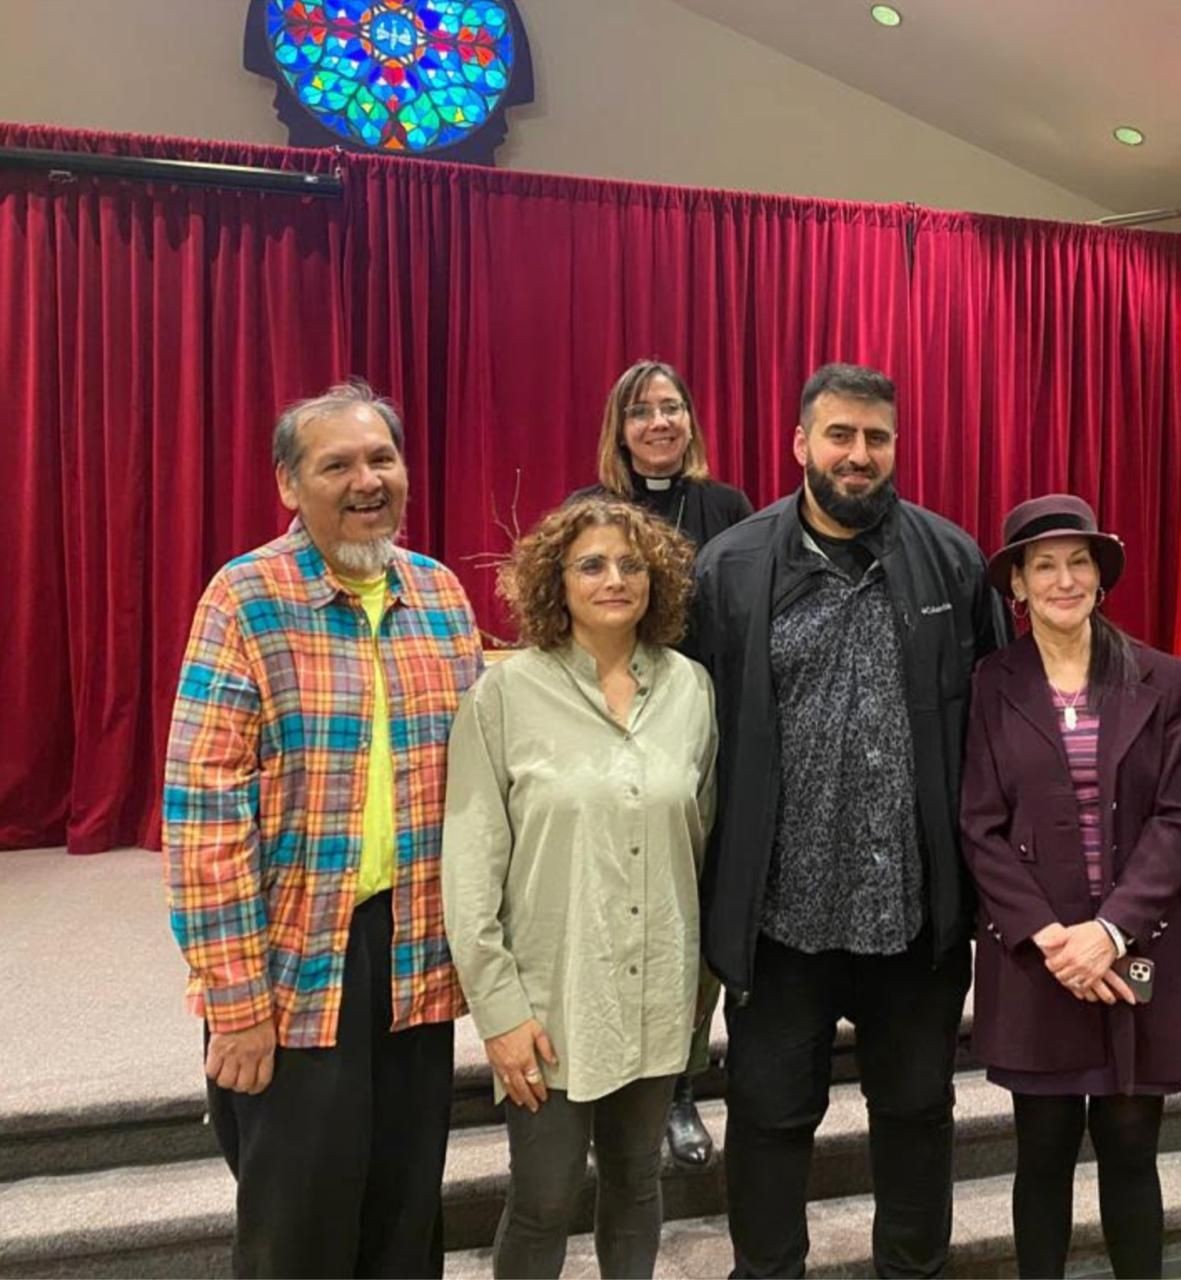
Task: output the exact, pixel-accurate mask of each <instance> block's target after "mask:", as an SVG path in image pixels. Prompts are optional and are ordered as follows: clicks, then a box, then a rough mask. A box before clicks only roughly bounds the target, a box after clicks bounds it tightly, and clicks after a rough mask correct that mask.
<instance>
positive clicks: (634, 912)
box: [632, 907, 640, 916]
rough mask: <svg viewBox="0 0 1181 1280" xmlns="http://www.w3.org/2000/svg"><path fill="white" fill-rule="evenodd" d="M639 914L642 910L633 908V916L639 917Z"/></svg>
mask: <svg viewBox="0 0 1181 1280" xmlns="http://www.w3.org/2000/svg"><path fill="white" fill-rule="evenodd" d="M639 914H640V908H639V907H632V915H633V916H638V915H639Z"/></svg>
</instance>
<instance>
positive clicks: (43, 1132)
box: [0, 1007, 973, 1183]
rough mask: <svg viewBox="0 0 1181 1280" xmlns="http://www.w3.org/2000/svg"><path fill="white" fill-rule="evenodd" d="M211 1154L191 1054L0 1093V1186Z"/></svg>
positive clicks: (473, 1042) (480, 1083)
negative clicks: (74, 1086)
mask: <svg viewBox="0 0 1181 1280" xmlns="http://www.w3.org/2000/svg"><path fill="white" fill-rule="evenodd" d="M456 1032H457V1034H456V1053H455V1084H454V1089H453V1094H452V1107H451V1125H452V1129H453V1130H459V1129H465V1128H470V1127H474V1126H479V1125H491V1124H497V1123H499V1121H500V1112H499V1109H498V1108H497V1107H495V1106H494V1105H493V1102H492V1082H491V1075H490V1072H489V1068H488V1063H487V1061H486V1059H485V1057H484V1051H483V1046H482V1045H481V1043H480V1041H479V1039H478V1038H477V1037H476V1035H475V1031H474V1029H473V1027H472V1024H471V1022H470V1020H468V1019H464V1020H463V1021H462V1022H460V1023H459V1024H458V1026H457V1028H456ZM970 1035H971V1009H970V1007H969V1008H968V1010H966V1011H965V1016H964V1022H963V1024H962V1026H961V1028H960V1044H959V1054H958V1059H957V1061H958V1068H959V1069H960V1070H961V1071H964V1070H970V1069H971V1068H972V1065H973V1064H972V1061H971V1056H970V1053H969V1048H968V1040H969V1037H970ZM725 1051H726V1035H725V1022H724V1020H723V1016H722V1012H721V1010H719V1011H718V1013H717V1015H716V1017H715V1019H714V1026H713V1039H712V1044H711V1048H710V1056H711V1066H710V1068H709V1070H708V1071H706V1072H705V1073H704V1074H703V1075H701V1076H699V1077H698V1078H697V1081H696V1085H695V1088H696V1093H697V1096H698V1097H699V1098H701V1099H710V1098H717V1097H720V1096H721V1095H722V1092H723V1089H724V1086H725V1074H724V1071H723V1069H722V1065H721V1064H722V1061H723V1059H724V1056H725ZM856 1079H857V1062H856V1058H855V1056H854V1053H853V1033H852V1028H851V1027H850V1026H849V1025H848V1024H844V1023H843V1024H841V1026H840V1027H839V1028H838V1031H837V1038H836V1044H835V1045H834V1047H833V1080H834V1082H836V1083H840V1082H843V1081H850V1080H856ZM216 1154H217V1147H216V1144H215V1142H214V1138H213V1133H212V1131H211V1130H210V1128H209V1126H208V1125H207V1124H206V1123H205V1093H204V1089H203V1087H202V1082H201V1075H200V1069H199V1065H198V1060H197V1059H196V1057H194V1059H193V1061H191V1062H188V1063H186V1064H185V1069H184V1073H183V1075H180V1076H179V1077H178V1078H177V1079H172V1078H171V1077H167V1078H166V1079H164V1080H162V1081H159V1082H156V1087H155V1088H154V1091H145V1093H144V1095H143V1096H141V1097H139V1098H136V1097H133V1096H130V1094H127V1096H124V1095H123V1094H121V1093H116V1094H115V1095H114V1096H111V1092H110V1090H109V1089H108V1090H106V1091H104V1092H99V1091H95V1090H92V1089H90V1087H89V1086H88V1085H86V1084H85V1082H82V1081H80V1082H79V1087H78V1090H77V1092H76V1094H74V1095H71V1096H70V1098H69V1101H68V1102H63V1101H62V1098H61V1096H60V1093H59V1094H58V1095H57V1096H55V1097H54V1098H47V1097H41V1096H34V1097H32V1098H29V1099H22V1098H21V1097H19V1096H8V1097H4V1098H2V1099H0V1183H3V1182H11V1181H15V1180H16V1179H19V1178H31V1177H38V1176H40V1175H43V1174H62V1173H80V1172H84V1171H87V1170H97V1169H113V1168H118V1167H119V1166H121V1165H140V1164H164V1163H170V1162H172V1161H176V1160H194V1159H202V1158H204V1157H208V1156H213V1155H216Z"/></svg>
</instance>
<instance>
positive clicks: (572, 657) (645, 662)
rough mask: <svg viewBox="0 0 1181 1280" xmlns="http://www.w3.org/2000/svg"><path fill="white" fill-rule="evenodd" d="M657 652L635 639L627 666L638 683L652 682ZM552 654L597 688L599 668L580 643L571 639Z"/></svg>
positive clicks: (571, 670)
mask: <svg viewBox="0 0 1181 1280" xmlns="http://www.w3.org/2000/svg"><path fill="white" fill-rule="evenodd" d="M657 652H658V651H657V650H656V649H654V648H653V646H651V645H647V644H645V643H644V642H643V641H642V640H638V641H636V647H635V649H634V650H632V656H631V662H630V663H629V664H628V666H629V668H630V670H631V673H632V675H633V676H634V677H635V678H636V680H637V681H638V682H639V683H640V684H643V685H650V684H651V683H652V673H653V670H654V668H655V666H656V654H657ZM554 654H555V656H556V657H557V659H558V661H559V662H561V663H562V665H563V666H564V667H566V668H567V669H568V670H569V671H570V673H571V674H572V675H574V676H576V677H577V678H578V679H580V680H586V681H589V682H590V683H591V684H593V685H594V686H595V687H596V688H598V685H599V668H598V666H597V665H596V663H595V660H594V658H592V657H591V655H590V654H589V653H587V651H586V650H585V649H584V648H583V647H582V646H581V645H580V644H578V643H577V642H576V641H574V640H571V641H570V642H569V643H568V644H566V645H565V646H563V647H562V648H560V649H555V650H554Z"/></svg>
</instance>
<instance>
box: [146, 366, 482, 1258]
mask: <svg viewBox="0 0 1181 1280" xmlns="http://www.w3.org/2000/svg"><path fill="white" fill-rule="evenodd" d="M402 451H403V435H402V424H401V422H400V421H399V419H398V417H397V415H396V414H395V412H394V410H393V408H392V407H391V406H390V405H389V404H388V403H386V402H384V401H382V400H379V399H377V398H376V397H375V396H374V395H373V393H372V392H371V391H370V390H369V388H368V387H365V386H363V385H359V384H358V385H348V386H341V387H334V388H332V389H331V390H330V391H329V392H328V393H327V394H325V395H323V396H320V397H318V398H317V399H314V400H307V401H303V402H301V403H299V404H296V405H294V406H292V407H291V408H290V409H288V410H287V411H286V412H285V413H284V414H283V415H282V417H281V418H280V419H279V422H278V425H277V426H276V429H275V438H274V462H275V474H276V479H277V481H278V485H279V493H280V495H281V497H282V500H283V503H284V505H285V506H287V507H288V508H289V509H290V510H292V511H294V512H296V513H297V516H296V518H295V519H294V520H293V521H292V524H291V527H290V528H289V529H288V531H287V532H286V533H285V534H284V535H283V536H282V537H280V538H277V539H276V540H275V541H273V542H270V543H268V544H267V545H266V546H263V547H260V548H258V549H257V550H255V551H252V552H250V553H248V554H247V555H244V556H241V557H239V558H238V559H236V560H233V561H231V562H230V563H229V564H228V565H226V566H225V567H224V568H223V569H221V570H220V572H219V573H218V574H217V575H216V576H215V577H214V579H213V581H212V582H211V583H210V584H209V587H208V588H207V589H206V591H205V594H204V596H203V597H202V599H201V602H200V604H199V605H198V606H197V613H196V617H195V618H194V621H193V628H192V633H191V635H190V638H189V644H188V649H187V651H186V653H185V659H184V665H183V668H182V670H181V675H180V685H179V690H178V693H177V700H176V707H175V710H174V713H173V721H172V733H171V737H170V739H169V744H168V761H167V771H166V777H165V788H164V845H165V850H166V853H167V862H168V883H169V902H170V908H171V919H172V928H173V932H174V933H175V935H176V938H177V941H178V942H179V944H180V946H181V949H182V950H183V951H184V954H185V957H186V959H187V960H188V962H189V966H190V981H189V1000H190V1005H191V1007H192V1008H193V1010H194V1011H195V1012H196V1013H198V1014H199V1015H201V1016H202V1017H204V1019H205V1025H206V1039H207V1049H206V1055H205V1074H206V1076H207V1077H208V1092H209V1109H210V1115H211V1117H212V1120H213V1124H214V1127H215V1130H216V1132H217V1136H218V1141H219V1142H220V1144H221V1148H222V1151H223V1152H224V1153H225V1156H226V1160H227V1162H228V1163H229V1165H230V1168H231V1169H232V1170H233V1172H234V1175H235V1177H236V1178H237V1180H238V1217H237V1229H236V1232H235V1238H234V1269H235V1274H237V1275H251V1276H263V1275H268V1276H353V1275H386V1276H394V1275H412V1276H429V1275H436V1276H437V1275H441V1274H442V1265H443V1255H442V1235H441V1215H440V1188H441V1184H442V1177H443V1162H444V1157H445V1154H446V1147H447V1129H448V1119H449V1113H450V1101H451V1072H452V1057H453V1042H454V1041H453V1020H454V1019H455V1018H456V1017H457V1016H458V1015H459V1014H461V1013H462V1012H463V998H462V994H461V992H460V988H459V983H458V981H457V979H456V976H455V972H454V970H453V969H452V967H451V957H450V953H449V951H448V949H447V943H446V940H445V938H444V936H443V909H442V901H441V894H440V888H439V841H440V834H441V829H442V818H443V789H444V781H445V768H446V749H447V735H448V732H449V730H450V727H451V720H452V716H453V714H454V712H455V708H456V704H457V703H458V701H459V697H460V695H461V694H462V693H463V691H464V690H465V689H466V688H467V687H468V686H469V685H470V684H471V683H472V682H473V681H474V680H475V678H476V676H477V675H478V674H479V671H480V668H481V665H482V659H481V655H480V643H479V635H478V632H477V630H476V625H475V621H474V619H473V617H472V612H471V608H470V606H469V604H468V602H467V599H466V597H465V596H464V593H463V590H462V588H461V587H460V585H459V583H458V582H457V580H456V579H455V577H454V575H453V574H451V572H450V571H449V570H447V569H446V568H444V567H443V566H442V565H440V564H438V563H436V562H435V561H433V560H429V559H427V558H426V557H425V556H420V555H416V554H414V553H412V552H407V551H404V550H402V549H400V548H399V547H398V546H397V545H396V544H395V537H396V535H397V532H398V528H399V525H400V523H401V519H402V512H403V509H404V507H405V503H406V487H407V482H406V469H405V465H404V463H403V457H402Z"/></svg>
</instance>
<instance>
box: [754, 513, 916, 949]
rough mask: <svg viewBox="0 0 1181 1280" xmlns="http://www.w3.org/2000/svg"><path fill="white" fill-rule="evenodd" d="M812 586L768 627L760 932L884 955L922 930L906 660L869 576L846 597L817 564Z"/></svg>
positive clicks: (878, 586)
mask: <svg viewBox="0 0 1181 1280" xmlns="http://www.w3.org/2000/svg"><path fill="white" fill-rule="evenodd" d="M808 541H809V542H811V540H810V539H809V540H808ZM812 546H813V547H814V546H815V544H814V543H813V544H812ZM815 554H817V555H819V554H821V553H820V552H819V551H816V552H815ZM816 577H817V583H816V585H815V586H814V588H813V589H812V590H810V591H809V592H808V594H807V595H805V596H804V597H803V598H802V599H799V600H797V601H795V602H793V603H792V604H791V605H790V606H789V607H788V608H787V609H786V610H784V611H782V612H781V613H780V614H779V615H778V616H776V617H775V618H773V619H772V622H771V637H770V643H771V670H772V675H773V677H774V683H775V698H776V703H777V707H778V720H779V740H780V752H781V765H780V768H781V771H782V786H781V789H780V799H779V812H778V815H777V820H776V833H775V847H774V851H773V853H772V859H771V869H770V873H769V875H768V881H767V892H766V896H765V898H764V901H763V917H762V928H763V931H764V932H765V933H766V934H768V935H769V936H770V937H772V938H774V939H775V940H776V941H777V942H781V943H784V944H786V945H787V946H790V947H795V948H796V949H798V950H800V951H807V952H812V953H815V952H818V951H827V950H841V951H853V952H857V953H859V954H863V955H894V954H897V953H898V952H901V951H904V950H905V949H906V947H907V945H908V944H909V943H910V942H911V941H912V940H913V939H914V937H915V935H916V934H917V933H918V931H919V929H920V928H921V927H922V922H923V896H922V893H923V867H922V858H921V855H920V852H919V845H918V830H917V818H916V812H915V771H914V752H913V745H912V742H911V734H910V721H909V718H908V716H907V708H906V688H905V676H904V673H903V663H902V648H901V645H900V642H899V638H898V633H897V628H896V624H895V618H894V611H893V608H892V606H891V603H890V598H889V595H888V593H887V588H886V581H885V578H884V576H883V573H882V570H881V567H880V566H879V565H878V564H876V563H875V564H873V565H872V566H871V567H870V568H869V569H868V570H867V571H866V573H865V575H864V576H863V577H862V578H861V579H860V581H859V582H856V583H854V582H852V581H851V580H850V579H849V578H847V577H846V576H845V575H844V574H843V573H841V572H840V571H839V570H837V569H836V568H835V567H834V566H832V565H831V564H830V563H829V562H828V561H827V560H825V562H824V569H823V571H822V572H820V573H818V574H817V575H816Z"/></svg>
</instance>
